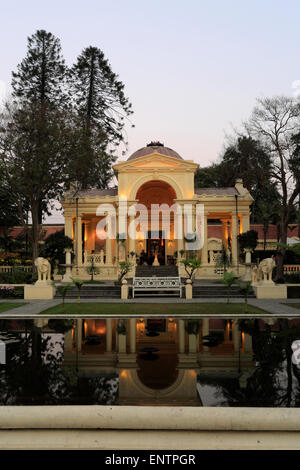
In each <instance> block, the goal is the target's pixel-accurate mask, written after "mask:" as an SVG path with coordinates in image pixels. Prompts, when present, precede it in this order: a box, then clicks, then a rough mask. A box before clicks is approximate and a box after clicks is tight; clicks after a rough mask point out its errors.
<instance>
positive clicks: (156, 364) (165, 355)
mask: <svg viewBox="0 0 300 470" xmlns="http://www.w3.org/2000/svg"><path fill="white" fill-rule="evenodd" d="M140 325H141V326H143V328H141V326H140V328H139V335H138V338H137V364H138V371H137V375H138V378H139V379H140V381H141V382H142V383H143V384H144V385H145V386H147V387H149V388H150V389H153V390H161V389H165V388H168V387H170V386H171V385H172V384H173V383H174V382H175V381H176V379H177V377H178V369H177V365H178V338H177V331H178V328H177V322H176V320H174V319H170V318H148V319H144V320H143V323H142V324H141V323H140Z"/></svg>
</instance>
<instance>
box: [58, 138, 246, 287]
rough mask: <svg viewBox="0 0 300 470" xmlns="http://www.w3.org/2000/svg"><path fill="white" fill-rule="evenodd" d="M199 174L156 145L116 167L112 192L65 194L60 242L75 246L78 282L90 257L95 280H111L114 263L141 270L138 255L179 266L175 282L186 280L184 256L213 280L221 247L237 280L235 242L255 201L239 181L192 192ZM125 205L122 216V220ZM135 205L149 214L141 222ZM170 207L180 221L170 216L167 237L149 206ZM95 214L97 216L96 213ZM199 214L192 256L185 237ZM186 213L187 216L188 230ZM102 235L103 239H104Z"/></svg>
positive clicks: (188, 163) (192, 231)
mask: <svg viewBox="0 0 300 470" xmlns="http://www.w3.org/2000/svg"><path fill="white" fill-rule="evenodd" d="M197 168H198V164H197V163H195V162H194V161H193V160H185V159H184V158H183V157H182V156H180V155H179V154H178V153H177V152H175V151H174V150H172V149H171V148H168V147H165V146H164V145H162V144H160V143H158V142H157V143H151V144H149V145H147V146H146V147H143V148H141V149H139V150H137V151H136V152H134V153H133V154H132V155H131V156H130V157H129V158H128V159H127V160H126V161H123V162H119V163H117V164H116V165H114V171H115V174H116V177H117V180H118V186H117V188H111V189H104V190H100V189H91V190H86V191H85V190H79V191H74V190H72V189H71V190H70V191H69V192H68V193H66V194H65V196H64V199H63V201H62V205H63V208H64V216H65V234H66V235H68V236H69V237H71V238H72V239H73V241H74V252H75V255H76V257H75V263H76V264H77V265H78V272H79V275H80V276H82V277H83V278H84V277H86V276H88V275H87V273H86V267H87V265H88V264H89V262H90V259H91V256H93V257H94V260H95V263H96V265H98V266H99V267H101V270H100V274H99V276H100V277H102V278H106V279H116V278H117V275H118V266H119V264H118V262H119V261H122V260H125V259H129V258H130V259H131V260H133V259H134V264H135V263H136V262H137V263H139V262H141V255H142V261H143V262H147V263H148V264H152V263H153V260H154V258H155V255H156V258H157V261H158V262H159V264H160V265H169V264H177V265H178V266H179V267H180V274H182V275H184V272H183V271H182V265H181V264H180V263H179V260H180V258H181V257H183V256H184V257H189V256H191V255H193V257H195V256H196V257H197V258H199V259H201V263H202V267H201V269H200V270H199V272H198V274H197V275H198V276H199V277H213V276H214V275H215V274H216V269H215V259H216V256H217V254H218V253H219V252H220V251H221V250H222V245H223V246H224V247H225V248H226V249H227V250H229V251H230V253H231V257H232V265H233V267H234V268H235V269H237V268H238V269H239V270H240V272H242V270H243V265H240V266H239V254H238V244H237V235H238V234H239V233H242V232H245V231H247V230H249V216H250V205H251V204H252V202H253V199H252V197H251V195H250V194H249V192H248V191H247V189H246V188H244V186H243V183H242V181H239V180H238V181H237V182H236V184H235V187H227V188H217V189H216V188H195V187H194V175H195V172H196V170H197ZM124 201H125V202H126V210H127V212H126V215H125V219H124V213H123V204H125V202H124ZM137 204H139V205H142V206H143V207H145V208H147V210H148V212H147V216H146V218H145V217H144V218H143V220H141V218H140V219H138V217H137V210H136V209H134V208H136V207H137ZM174 204H175V205H176V207H177V212H178V211H179V216H178V213H176V211H175V212H174V211H173V212H172V211H171V212H170V224H169V227H170V228H169V230H165V226H164V224H163V220H162V217H161V216H160V215H159V214H158V215H157V212H156V215H154V212H153V205H156V206H161V205H164V207H165V206H168V207H171V206H173V207H175V206H174ZM99 206H100V207H102V211H101V210H100V211H99ZM198 206H200V207H202V208H203V212H202V219H201V237H199V238H200V239H201V240H202V241H201V243H200V245H198V247H197V248H196V250H195V244H194V243H191V239H190V238H189V237H190V236H192V235H197V236H198V233H197V230H199V226H198V225H197V220H196V219H197V207H198ZM106 207H112V208H113V210H114V213H115V222H114V223H112V222H109V221H110V216H109V212H107V213H106V212H105V208H106ZM187 211H188V213H189V215H190V219H189V222H188V223H187V218H186V212H187ZM105 217H106V225H105V226H104V225H103V226H102V228H101V220H103V219H104V218H105ZM178 217H180V219H181V222H180V223H178V220H179V219H178ZM121 218H122V223H121ZM153 219H155V220H156V230H155V231H154V234H153V230H150V229H152V226H150V223H151V221H153ZM107 220H108V222H107ZM124 220H125V223H124ZM191 221H192V222H191ZM214 223H216V224H218V225H219V227H220V228H221V229H220V230H219V232H220V233H219V234H218V235H217V236H216V234H215V233H213V234H211V235H210V233H209V230H208V225H209V224H214ZM130 224H131V225H130ZM132 224H134V226H135V228H136V233H137V235H136V237H131V236H130V234H129V227H130V226H131V227H132V226H133V225H132ZM187 224H189V227H187ZM99 226H100V228H99ZM141 228H142V229H141ZM103 232H105V234H104V236H101V233H102V235H103ZM112 234H113V235H112ZM187 235H188V236H187ZM199 235H200V234H199ZM192 251H193V253H191V252H192Z"/></svg>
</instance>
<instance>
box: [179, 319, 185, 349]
mask: <svg viewBox="0 0 300 470" xmlns="http://www.w3.org/2000/svg"><path fill="white" fill-rule="evenodd" d="M178 343H179V344H178V346H179V353H181V354H184V352H185V329H184V320H178Z"/></svg>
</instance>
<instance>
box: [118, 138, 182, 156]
mask: <svg viewBox="0 0 300 470" xmlns="http://www.w3.org/2000/svg"><path fill="white" fill-rule="evenodd" d="M154 152H158V153H160V154H162V155H166V156H167V157H173V158H177V159H179V160H183V158H182V157H181V156H180V155H179V154H178V153H177V152H175V150H173V149H170V148H169V147H165V146H164V144H162V143H160V142H150V144H148V145H146V147H142V148H140V149H139V150H137V151H136V152H134V153H133V154H132V155H130V157H129V158H128V159H127V160H135V159H136V158H140V157H145V156H146V155H150V154H151V153H154Z"/></svg>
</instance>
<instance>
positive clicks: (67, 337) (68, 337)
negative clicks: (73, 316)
mask: <svg viewBox="0 0 300 470" xmlns="http://www.w3.org/2000/svg"><path fill="white" fill-rule="evenodd" d="M72 331H73V330H72V329H71V330H69V331H67V332H66V333H65V334H64V353H65V354H66V353H72V346H73V344H72V343H73V341H72Z"/></svg>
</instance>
